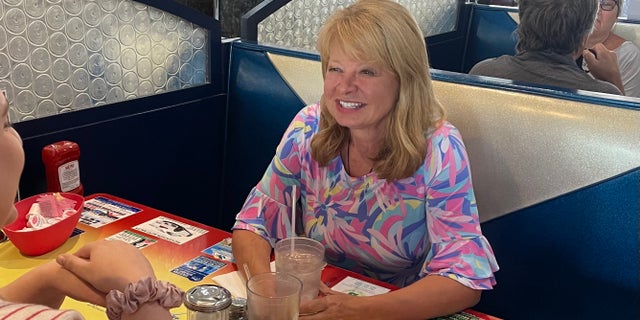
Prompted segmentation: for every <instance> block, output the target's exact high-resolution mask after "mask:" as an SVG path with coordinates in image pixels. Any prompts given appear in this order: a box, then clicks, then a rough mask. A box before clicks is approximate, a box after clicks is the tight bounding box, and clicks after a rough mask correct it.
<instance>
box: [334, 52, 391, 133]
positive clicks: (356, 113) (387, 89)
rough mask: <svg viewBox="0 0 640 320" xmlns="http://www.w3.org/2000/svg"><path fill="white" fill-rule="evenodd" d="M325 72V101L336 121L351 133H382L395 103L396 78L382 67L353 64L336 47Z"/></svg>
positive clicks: (350, 58)
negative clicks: (362, 131) (369, 130)
mask: <svg viewBox="0 0 640 320" xmlns="http://www.w3.org/2000/svg"><path fill="white" fill-rule="evenodd" d="M325 71H326V73H325V78H324V99H325V102H326V104H327V107H328V110H329V112H330V113H331V115H332V116H333V117H334V118H335V119H336V121H337V122H338V123H339V124H340V125H341V126H344V127H348V128H349V129H352V130H353V129H356V130H357V129H374V130H382V129H383V124H384V123H385V120H386V119H387V117H388V116H389V114H390V113H391V110H393V108H394V107H395V104H396V101H397V100H398V94H399V89H400V83H399V81H398V78H397V77H396V75H395V74H394V73H393V72H391V71H390V70H388V69H387V68H385V67H383V66H381V65H377V64H373V63H369V62H364V61H358V60H354V58H352V57H350V56H349V55H347V54H346V53H345V52H344V51H343V50H342V49H341V48H339V47H336V46H334V47H333V48H332V50H331V55H330V58H329V61H328V63H327V70H325Z"/></svg>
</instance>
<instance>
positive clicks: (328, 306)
mask: <svg viewBox="0 0 640 320" xmlns="http://www.w3.org/2000/svg"><path fill="white" fill-rule="evenodd" d="M320 294H321V297H319V298H317V299H314V300H311V301H305V302H301V303H300V319H304V320H321V319H332V320H338V319H339V320H348V319H354V320H355V319H369V318H367V317H363V316H364V314H363V311H364V310H362V309H361V308H359V307H358V305H359V304H358V303H357V302H358V301H359V300H362V299H366V298H365V297H356V296H351V295H348V294H345V293H342V292H338V291H334V290H331V288H329V287H327V285H325V284H324V283H320Z"/></svg>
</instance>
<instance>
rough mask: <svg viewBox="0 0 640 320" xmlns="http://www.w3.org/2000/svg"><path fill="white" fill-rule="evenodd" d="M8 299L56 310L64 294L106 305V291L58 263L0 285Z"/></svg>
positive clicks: (39, 268)
mask: <svg viewBox="0 0 640 320" xmlns="http://www.w3.org/2000/svg"><path fill="white" fill-rule="evenodd" d="M0 296H1V297H2V298H3V299H4V300H7V301H11V302H18V303H31V304H41V305H46V306H48V307H50V308H54V309H57V308H59V307H60V305H61V304H62V302H63V301H64V299H65V297H67V296H69V297H71V298H74V299H77V300H81V301H87V302H90V303H94V304H99V305H104V302H105V294H104V293H102V292H100V291H98V290H96V289H95V288H94V287H92V286H91V285H89V284H88V283H87V282H85V281H82V280H80V279H79V278H78V277H76V276H75V275H74V274H73V273H71V272H69V271H67V270H65V269H63V268H61V267H60V266H59V265H58V264H57V263H55V262H49V263H46V264H44V265H41V266H39V267H37V268H35V269H33V270H30V271H29V272H27V273H25V274H24V275H23V276H21V277H20V278H18V279H16V280H15V281H13V282H11V283H10V284H8V285H7V286H5V287H3V288H0Z"/></svg>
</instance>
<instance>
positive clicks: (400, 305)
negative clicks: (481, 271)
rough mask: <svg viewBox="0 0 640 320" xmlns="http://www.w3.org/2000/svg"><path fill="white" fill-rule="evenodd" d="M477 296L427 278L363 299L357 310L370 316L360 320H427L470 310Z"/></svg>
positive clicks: (448, 282)
mask: <svg viewBox="0 0 640 320" xmlns="http://www.w3.org/2000/svg"><path fill="white" fill-rule="evenodd" d="M480 296H481V291H480V290H474V289H471V288H469V287H466V286H464V285H462V284H460V283H459V282H457V281H455V280H453V279H449V278H446V277H443V276H438V275H431V276H427V277H425V278H423V279H421V280H419V281H417V282H415V283H413V284H412V285H410V286H407V287H404V288H401V289H398V290H395V291H392V292H389V293H387V294H383V295H378V296H373V297H367V298H366V299H367V300H368V301H366V306H361V307H360V308H361V310H366V312H369V313H370V314H369V315H368V317H363V318H362V319H403V320H410V319H430V318H435V317H439V316H445V315H449V314H453V313H456V312H459V311H461V310H464V309H467V308H469V307H472V306H474V305H475V304H477V303H478V301H480ZM363 302H364V301H363Z"/></svg>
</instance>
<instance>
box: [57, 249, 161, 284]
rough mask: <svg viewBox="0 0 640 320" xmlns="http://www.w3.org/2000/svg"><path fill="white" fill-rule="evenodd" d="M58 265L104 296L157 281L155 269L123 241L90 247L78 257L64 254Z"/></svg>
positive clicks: (83, 250)
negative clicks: (131, 285)
mask: <svg viewBox="0 0 640 320" xmlns="http://www.w3.org/2000/svg"><path fill="white" fill-rule="evenodd" d="M56 262H57V263H58V264H59V265H60V266H62V267H63V268H64V269H66V270H68V271H70V272H71V273H73V274H75V275H76V276H77V277H78V278H80V279H82V280H84V281H86V282H88V283H89V284H91V285H92V286H93V287H95V288H96V289H97V290H99V291H101V292H103V293H104V294H107V293H109V291H111V290H113V289H116V290H120V291H124V289H125V287H126V286H127V285H128V284H129V283H131V282H136V281H138V280H140V279H143V278H145V277H149V276H150V277H152V278H154V279H155V274H154V272H153V267H152V266H151V264H150V263H149V260H147V258H146V257H145V256H144V255H143V254H142V253H141V252H140V250H139V249H138V248H136V247H134V246H133V245H131V244H128V243H126V242H123V241H119V240H100V241H96V242H92V243H89V244H87V245H85V246H84V247H82V248H80V249H79V250H78V251H77V252H75V253H74V254H62V255H60V256H58V257H57V258H56Z"/></svg>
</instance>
